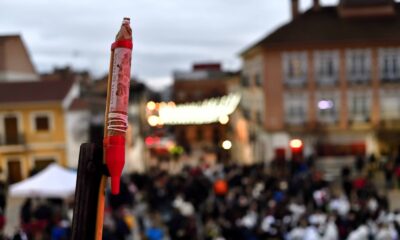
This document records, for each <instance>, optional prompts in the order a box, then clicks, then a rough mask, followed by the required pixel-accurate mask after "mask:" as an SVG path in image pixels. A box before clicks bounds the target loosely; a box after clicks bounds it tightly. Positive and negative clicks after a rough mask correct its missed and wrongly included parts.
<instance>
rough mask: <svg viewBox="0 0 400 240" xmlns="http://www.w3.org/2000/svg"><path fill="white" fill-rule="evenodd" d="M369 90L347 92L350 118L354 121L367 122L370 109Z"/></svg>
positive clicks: (370, 95)
mask: <svg viewBox="0 0 400 240" xmlns="http://www.w3.org/2000/svg"><path fill="white" fill-rule="evenodd" d="M371 97H372V94H371V92H370V91H362V92H361V91H360V92H349V94H348V99H349V107H350V116H349V118H350V120H351V121H355V122H368V121H369V118H370V111H371Z"/></svg>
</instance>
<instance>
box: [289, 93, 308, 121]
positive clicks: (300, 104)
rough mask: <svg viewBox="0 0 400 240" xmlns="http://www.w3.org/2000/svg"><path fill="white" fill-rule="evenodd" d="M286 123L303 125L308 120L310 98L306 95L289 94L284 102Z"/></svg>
mask: <svg viewBox="0 0 400 240" xmlns="http://www.w3.org/2000/svg"><path fill="white" fill-rule="evenodd" d="M284 101H285V102H284V107H285V122H286V123H288V124H294V125H296V124H303V123H305V122H306V120H307V105H308V97H307V95H306V94H305V93H287V94H285V100H284Z"/></svg>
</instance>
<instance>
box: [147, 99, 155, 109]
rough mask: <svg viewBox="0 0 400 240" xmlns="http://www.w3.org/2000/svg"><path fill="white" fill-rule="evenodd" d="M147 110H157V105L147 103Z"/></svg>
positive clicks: (151, 102)
mask: <svg viewBox="0 0 400 240" xmlns="http://www.w3.org/2000/svg"><path fill="white" fill-rule="evenodd" d="M147 109H149V110H150V111H152V110H154V109H156V103H155V102H153V101H150V102H148V103H147Z"/></svg>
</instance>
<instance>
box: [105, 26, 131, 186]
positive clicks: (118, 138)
mask: <svg viewBox="0 0 400 240" xmlns="http://www.w3.org/2000/svg"><path fill="white" fill-rule="evenodd" d="M132 47H133V44H132V30H131V28H130V19H129V18H124V20H123V22H122V26H121V29H120V30H119V32H118V34H117V36H116V39H115V42H114V43H113V44H112V45H111V51H112V54H113V55H112V65H111V71H112V72H111V73H110V74H111V83H109V88H108V99H109V101H108V102H107V104H108V111H107V116H106V118H107V132H106V134H105V137H104V142H103V144H104V151H105V162H106V165H107V168H108V171H109V173H110V176H111V193H112V194H118V193H119V188H120V178H121V174H122V169H123V168H124V164H125V134H126V130H127V128H128V100H129V85H130V73H131V57H132Z"/></svg>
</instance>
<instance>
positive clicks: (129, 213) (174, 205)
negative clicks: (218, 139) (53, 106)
mask: <svg viewBox="0 0 400 240" xmlns="http://www.w3.org/2000/svg"><path fill="white" fill-rule="evenodd" d="M388 164H391V165H393V166H396V165H397V166H400V165H398V164H397V163H396V160H395V161H394V162H393V163H390V162H388V161H385V162H378V161H377V160H376V159H375V158H374V157H373V156H371V157H369V158H368V159H364V158H361V157H359V158H357V159H356V161H355V164H354V167H353V166H351V167H350V166H348V167H344V168H343V169H342V173H341V174H342V176H341V177H340V178H338V179H337V180H335V181H326V180H325V179H324V176H323V174H322V173H321V172H320V171H318V170H317V169H316V167H315V166H314V161H313V160H312V158H310V159H308V160H307V161H285V160H275V161H274V162H272V163H271V165H270V166H268V167H265V166H263V165H252V166H238V165H234V164H224V165H222V164H221V165H218V164H217V165H216V166H213V167H210V166H207V165H203V166H195V167H184V168H183V169H182V171H179V172H177V173H175V174H171V173H169V172H168V171H166V170H163V169H161V168H158V167H154V168H152V169H150V171H148V173H147V174H134V175H131V176H130V177H129V178H128V177H126V178H125V179H124V180H125V181H124V182H125V184H123V186H122V188H121V194H120V195H119V196H110V198H109V206H110V208H109V209H108V211H107V214H106V220H105V228H104V239H149V240H161V239H206V240H217V239H218V240H221V239H243V240H247V239H249V240H253V239H254V240H257V239H287V240H303V239H304V240H317V239H321V240H335V239H349V240H363V239H366V240H369V239H377V240H386V239H388V240H389V239H390V240H392V239H399V236H400V235H399V234H400V225H399V224H400V212H397V211H392V212H391V211H389V201H388V198H387V192H386V190H387V189H384V188H383V189H382V188H379V189H378V188H377V187H376V185H375V184H374V175H376V173H377V172H379V171H381V170H382V171H383V172H385V173H386V171H387V170H386V168H387V166H388ZM394 169H395V168H394ZM394 169H393V173H394V176H395V175H396V171H395V170H394ZM394 176H393V177H394ZM386 184H392V183H391V182H390V181H387V182H386Z"/></svg>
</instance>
